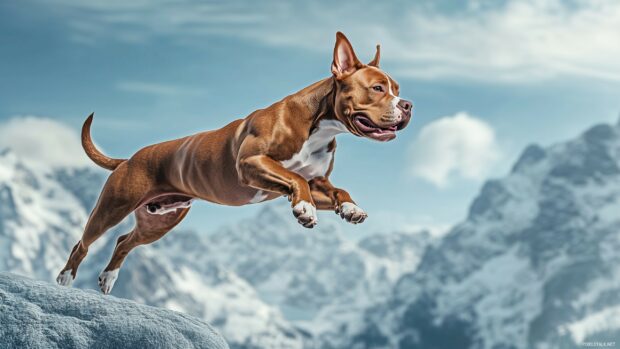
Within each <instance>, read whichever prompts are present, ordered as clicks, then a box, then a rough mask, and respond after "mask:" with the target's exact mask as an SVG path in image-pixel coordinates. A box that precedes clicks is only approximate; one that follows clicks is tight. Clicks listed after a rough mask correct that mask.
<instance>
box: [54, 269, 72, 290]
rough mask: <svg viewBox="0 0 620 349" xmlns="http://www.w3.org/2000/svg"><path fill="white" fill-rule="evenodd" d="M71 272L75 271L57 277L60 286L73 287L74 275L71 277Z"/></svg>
mask: <svg viewBox="0 0 620 349" xmlns="http://www.w3.org/2000/svg"><path fill="white" fill-rule="evenodd" d="M71 271H73V269H69V270H65V271H63V272H62V273H60V274H58V277H56V282H57V283H58V284H59V285H60V286H71V284H72V283H73V275H71Z"/></svg>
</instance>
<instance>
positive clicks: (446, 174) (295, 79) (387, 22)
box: [0, 0, 620, 233]
mask: <svg viewBox="0 0 620 349" xmlns="http://www.w3.org/2000/svg"><path fill="white" fill-rule="evenodd" d="M455 3H458V5H456V6H455V5H454V4H455ZM338 30H341V31H343V32H344V33H345V34H347V36H348V37H349V39H350V40H351V42H352V43H353V46H354V47H355V49H356V51H357V54H358V56H359V57H360V58H362V59H363V60H370V59H371V58H372V56H373V54H374V51H373V50H374V45H375V44H376V43H381V44H382V68H383V69H384V70H386V71H387V72H389V73H390V74H391V75H392V76H393V77H394V78H395V79H396V80H398V81H399V83H400V85H401V95H402V96H403V97H406V98H409V99H412V100H413V101H414V102H415V112H414V119H413V121H412V123H411V124H410V125H411V126H410V127H409V128H407V129H406V130H405V131H403V132H402V134H400V135H399V137H398V138H397V139H396V140H395V141H393V142H390V143H388V144H379V143H375V142H372V141H369V140H364V139H359V138H355V137H353V136H351V135H341V136H339V137H338V142H339V146H338V152H337V154H336V167H335V171H334V174H333V182H334V183H335V184H337V185H339V186H341V187H343V188H345V189H347V190H349V191H350V192H351V194H352V195H353V198H354V199H356V200H357V201H358V204H359V205H360V206H361V207H363V208H364V209H366V210H367V211H368V212H369V215H370V218H369V220H368V224H366V223H365V225H367V226H366V228H360V227H354V228H350V227H349V228H347V229H348V230H349V231H351V232H354V233H355V232H359V231H363V232H368V231H374V230H389V229H392V228H395V227H398V226H401V225H403V224H407V225H414V226H415V225H419V226H441V225H445V224H451V223H455V222H458V221H459V220H461V219H462V218H463V217H464V216H465V214H466V212H467V208H468V205H469V202H470V201H471V199H472V198H473V197H474V195H475V194H476V193H477V192H478V190H479V188H480V185H481V183H482V182H483V180H484V178H487V177H497V176H501V175H503V174H504V173H506V172H507V171H509V169H510V166H511V164H512V163H513V162H514V160H515V159H516V157H517V156H518V154H519V153H520V151H521V150H522V149H523V148H524V147H525V146H526V145H527V144H529V143H539V144H542V145H548V144H551V143H553V142H556V141H561V140H563V139H566V138H569V137H573V136H575V135H577V134H578V133H579V132H581V131H582V130H584V129H585V128H586V127H588V126H590V125H592V124H594V123H597V122H615V121H616V119H617V118H618V113H619V112H620V60H618V57H620V40H618V38H619V37H620V4H618V3H617V2H614V1H587V2H586V1H584V2H582V1H570V2H562V1H497V2H484V4H483V3H482V2H478V1H465V2H449V1H439V2H431V1H420V2H416V3H415V4H414V5H411V4H409V3H408V2H400V3H399V2H390V3H389V4H386V3H385V2H370V1H369V2H364V1H362V2H338V3H334V2H327V1H324V2H312V3H302V2H289V3H285V2H250V1H247V2H234V3H225V2H206V1H167V0H157V1H146V0H140V1H131V2H128V1H116V0H111V1H102V0H94V1H78V0H59V1H55V2H54V4H53V5H52V4H50V3H49V2H45V1H37V0H25V1H20V2H15V1H12V2H9V1H5V2H2V3H0V77H1V78H0V122H4V123H6V122H8V120H10V119H12V118H14V117H16V116H20V115H34V116H40V117H45V118H50V119H53V120H57V121H59V122H62V123H64V124H66V125H68V126H69V127H70V128H73V129H75V130H78V129H79V128H80V127H81V124H82V122H83V120H84V118H85V117H86V115H88V114H89V113H90V112H91V111H94V112H95V113H96V119H95V124H94V126H93V137H94V138H95V140H96V142H97V144H99V145H100V146H101V147H102V148H103V149H104V150H105V151H106V152H107V153H108V154H109V155H111V156H115V157H127V156H129V155H131V154H132V153H133V152H135V151H136V150H137V149H139V148H140V147H142V146H145V145H148V144H151V143H155V142H159V141H163V140H167V139H171V138H175V137H180V136H184V135H187V134H190V133H194V132H198V131H201V130H208V129H213V128H217V127H220V126H222V125H224V124H226V123H228V122H229V121H231V120H233V119H235V118H240V117H244V116H246V115H247V114H249V113H250V112H252V111H253V110H255V109H258V108H262V107H265V106H268V105H270V104H272V103H273V102H276V101H277V100H279V99H281V98H282V97H284V96H286V95H288V94H291V93H293V92H295V91H297V90H299V89H301V88H303V87H305V86H307V85H309V84H311V83H313V82H315V81H317V80H319V79H322V78H325V77H327V76H329V74H330V70H329V67H330V63H331V51H332V49H333V44H334V37H335V32H336V31H338ZM0 127H1V126H0ZM24 132H28V130H27V129H24ZM0 134H1V133H0ZM52 138H53V137H52ZM57 142H58V143H59V147H62V144H63V139H62V138H60V137H59V138H57ZM0 143H2V141H1V140H0ZM41 155H42V158H45V156H44V150H43V149H42V150H41ZM42 161H43V160H42ZM256 209H257V207H256V206H254V207H246V208H241V209H240V208H228V207H217V206H215V205H209V204H200V205H196V207H195V208H194V209H193V212H192V214H191V215H190V217H189V218H188V219H187V222H185V223H184V224H185V226H186V227H192V228H197V229H200V230H211V229H213V228H215V227H217V226H219V225H221V224H225V223H227V222H231V221H235V220H237V219H238V218H239V217H243V216H247V215H248V214H251V213H252V212H253V211H255V210H256ZM319 219H320V217H319ZM319 224H320V222H319ZM343 224H344V223H343Z"/></svg>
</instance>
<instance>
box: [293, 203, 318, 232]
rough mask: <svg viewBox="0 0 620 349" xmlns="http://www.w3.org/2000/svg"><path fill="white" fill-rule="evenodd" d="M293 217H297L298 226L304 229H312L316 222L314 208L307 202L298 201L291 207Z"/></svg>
mask: <svg viewBox="0 0 620 349" xmlns="http://www.w3.org/2000/svg"><path fill="white" fill-rule="evenodd" d="M293 215H295V217H297V221H298V222H299V224H301V225H303V226H304V227H306V228H312V227H314V226H315V225H316V223H317V222H318V220H317V217H316V207H314V206H313V205H312V204H311V203H309V202H307V201H303V200H302V201H300V202H299V203H297V205H295V207H293Z"/></svg>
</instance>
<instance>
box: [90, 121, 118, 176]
mask: <svg viewBox="0 0 620 349" xmlns="http://www.w3.org/2000/svg"><path fill="white" fill-rule="evenodd" d="M93 116H95V113H92V114H90V115H89V116H88V118H86V121H84V125H83V126H82V147H83V148H84V151H85V152H86V155H88V157H89V158H90V159H91V160H93V162H94V163H96V164H97V165H99V166H101V167H103V168H105V169H107V170H110V171H114V170H115V169H116V168H117V167H118V165H120V164H122V163H123V162H125V161H127V160H125V159H112V158H111V157H108V156H106V155H105V154H103V153H102V152H100V151H99V149H97V147H95V144H94V143H93V140H92V138H90V125H91V124H92V123H93Z"/></svg>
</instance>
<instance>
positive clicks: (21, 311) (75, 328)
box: [0, 273, 228, 349]
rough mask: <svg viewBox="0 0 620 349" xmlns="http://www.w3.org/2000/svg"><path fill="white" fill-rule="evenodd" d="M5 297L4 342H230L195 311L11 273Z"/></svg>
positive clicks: (0, 333)
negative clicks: (155, 305) (179, 310)
mask: <svg viewBox="0 0 620 349" xmlns="http://www.w3.org/2000/svg"><path fill="white" fill-rule="evenodd" d="M0 299H2V303H0V324H2V326H0V338H1V341H0V348H32V349H36V348H41V349H43V348H45V349H47V348H63V349H70V348H86V347H88V348H136V349H143V348H154V349H156V348H162V349H164V348H203V349H226V348H228V345H227V344H226V342H225V341H224V339H223V338H222V337H221V336H220V335H219V334H218V333H217V332H216V331H215V330H214V329H213V328H212V327H211V326H209V325H208V324H206V323H204V322H202V321H200V320H198V319H195V318H193V317H190V316H187V315H183V314H181V313H177V312H173V311H170V310H164V309H158V308H153V307H149V306H144V305H139V304H137V303H134V302H131V301H128V300H122V299H118V298H115V297H107V296H102V295H100V294H97V293H95V292H92V291H82V290H77V289H71V288H66V287H60V286H56V285H53V284H50V283H45V282H41V281H34V280H31V279H27V278H24V277H20V276H16V275H13V274H9V273H0Z"/></svg>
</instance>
